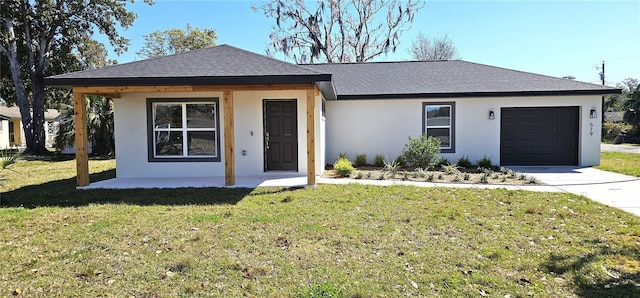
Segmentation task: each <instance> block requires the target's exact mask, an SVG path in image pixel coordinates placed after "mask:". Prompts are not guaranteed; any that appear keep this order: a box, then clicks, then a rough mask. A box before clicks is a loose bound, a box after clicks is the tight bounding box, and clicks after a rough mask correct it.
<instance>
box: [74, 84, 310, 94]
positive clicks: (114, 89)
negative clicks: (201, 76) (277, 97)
mask: <svg viewBox="0 0 640 298" xmlns="http://www.w3.org/2000/svg"><path fill="white" fill-rule="evenodd" d="M309 89H313V90H316V91H315V92H316V95H318V89H317V88H316V86H315V85H314V84H263V85H171V86H78V87H74V88H73V90H76V92H80V93H85V94H100V95H104V94H118V93H132V92H190V91H261V90H276V91H278V90H309ZM105 96H106V95H105Z"/></svg>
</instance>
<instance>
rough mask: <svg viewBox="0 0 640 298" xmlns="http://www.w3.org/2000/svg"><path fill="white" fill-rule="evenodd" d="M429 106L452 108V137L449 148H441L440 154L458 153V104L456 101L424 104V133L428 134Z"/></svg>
mask: <svg viewBox="0 0 640 298" xmlns="http://www.w3.org/2000/svg"><path fill="white" fill-rule="evenodd" d="M427 106H450V107H451V123H450V130H451V136H450V139H449V145H450V146H449V148H442V147H441V148H440V153H456V103H455V102H454V101H432V102H423V103H422V133H423V134H425V133H426V132H427Z"/></svg>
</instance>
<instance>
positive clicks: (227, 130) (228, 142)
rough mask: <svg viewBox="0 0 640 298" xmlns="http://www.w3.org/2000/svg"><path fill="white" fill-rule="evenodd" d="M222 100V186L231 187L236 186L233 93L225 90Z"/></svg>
mask: <svg viewBox="0 0 640 298" xmlns="http://www.w3.org/2000/svg"><path fill="white" fill-rule="evenodd" d="M222 100H223V102H224V184H225V185H227V186H232V185H235V184H236V155H235V141H234V139H235V135H234V133H235V132H234V120H233V91H231V90H225V91H224V92H223V96H222Z"/></svg>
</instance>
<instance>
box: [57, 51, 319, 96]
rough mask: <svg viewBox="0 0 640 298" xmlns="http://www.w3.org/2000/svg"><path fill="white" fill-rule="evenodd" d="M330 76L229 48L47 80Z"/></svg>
mask: <svg viewBox="0 0 640 298" xmlns="http://www.w3.org/2000/svg"><path fill="white" fill-rule="evenodd" d="M330 79H331V75H329V74H327V73H321V72H319V71H316V70H313V69H310V68H308V67H305V66H300V65H296V64H292V63H288V62H285V61H281V60H277V59H274V58H270V57H267V56H264V55H260V54H256V53H253V52H249V51H245V50H242V49H239V48H236V47H232V46H229V45H219V46H215V47H210V48H205V49H199V50H193V51H188V52H184V53H180V54H175V55H169V56H163V57H158V58H152V59H147V60H141V61H135V62H129V63H123V64H118V65H113V66H107V67H103V68H100V69H92V70H86V71H79V72H72V73H67V74H61V75H56V76H52V77H48V78H47V79H46V83H47V84H49V85H53V86H96V85H98V86H106V85H163V84H195V85H204V84H207V85H208V84H285V83H315V82H318V81H329V80H330Z"/></svg>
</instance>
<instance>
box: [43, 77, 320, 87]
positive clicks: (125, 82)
mask: <svg viewBox="0 0 640 298" xmlns="http://www.w3.org/2000/svg"><path fill="white" fill-rule="evenodd" d="M318 82H331V74H317V75H282V76H228V77H222V76H218V77H135V78H129V77H124V78H64V77H62V78H56V77H48V78H45V84H46V85H48V86H52V87H59V88H72V87H78V86H149V85H153V86H164V85H166V86H170V85H271V84H315V83H318Z"/></svg>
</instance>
